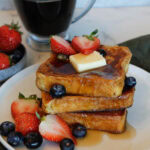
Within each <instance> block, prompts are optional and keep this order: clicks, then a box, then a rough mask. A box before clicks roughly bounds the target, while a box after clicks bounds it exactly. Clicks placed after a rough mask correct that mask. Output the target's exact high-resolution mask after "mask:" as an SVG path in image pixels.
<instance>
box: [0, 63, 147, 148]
mask: <svg viewBox="0 0 150 150" xmlns="http://www.w3.org/2000/svg"><path fill="white" fill-rule="evenodd" d="M37 67H38V65H33V66H31V67H29V68H27V69H25V70H23V71H21V72H20V73H18V74H16V75H15V76H14V77H12V78H11V79H9V80H8V81H7V82H6V83H5V84H4V85H3V86H2V87H1V88H0V122H3V121H6V120H10V121H12V117H11V112H10V106H11V103H12V101H13V100H15V99H16V98H17V96H18V93H19V92H22V93H24V94H25V95H26V96H28V95H30V94H37V95H38V96H40V91H39V90H38V89H37V88H36V85H35V72H36V69H37ZM128 75H130V76H134V77H136V79H137V86H136V93H135V98H134V99H135V101H134V105H133V107H131V108H129V110H128V118H127V131H126V132H125V133H123V134H121V135H113V134H108V133H104V132H100V131H97V132H96V131H95V132H91V131H90V132H89V133H88V136H87V137H86V138H84V139H83V140H80V141H79V144H78V146H77V147H76V150H100V149H102V150H110V149H111V150H148V149H150V142H149V141H150V74H149V73H148V72H146V71H144V70H142V69H140V68H138V67H135V66H133V65H130V67H129V73H128ZM0 141H1V142H2V143H3V145H4V146H5V147H7V148H8V149H9V150H14V149H13V148H12V147H11V146H9V145H8V144H7V142H5V140H4V139H3V138H2V137H0ZM25 149H26V148H25V147H24V146H21V147H18V148H16V150H25ZM39 149H40V150H50V149H51V150H59V146H58V145H57V144H56V143H52V142H46V141H44V143H43V144H42V146H41V147H40V148H39Z"/></svg>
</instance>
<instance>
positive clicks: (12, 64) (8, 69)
mask: <svg viewBox="0 0 150 150" xmlns="http://www.w3.org/2000/svg"><path fill="white" fill-rule="evenodd" d="M4 56H5V57H4ZM0 57H1V58H3V59H0V82H3V81H5V80H7V79H8V78H10V77H11V76H13V75H15V74H16V73H17V72H19V71H21V70H22V69H23V68H24V67H25V63H26V49H25V47H24V46H23V45H22V44H20V45H19V46H18V47H17V48H16V49H15V50H14V51H13V52H12V53H5V52H1V51H0Z"/></svg>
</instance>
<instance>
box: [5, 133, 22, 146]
mask: <svg viewBox="0 0 150 150" xmlns="http://www.w3.org/2000/svg"><path fill="white" fill-rule="evenodd" d="M7 142H8V143H9V144H10V145H12V146H19V145H20V144H21V143H22V142H23V136H22V134H21V133H20V132H10V133H9V134H8V137H7Z"/></svg>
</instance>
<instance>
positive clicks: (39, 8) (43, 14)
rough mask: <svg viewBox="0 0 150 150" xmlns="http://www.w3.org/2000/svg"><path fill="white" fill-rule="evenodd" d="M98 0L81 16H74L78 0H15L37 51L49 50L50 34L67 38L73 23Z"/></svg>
mask: <svg viewBox="0 0 150 150" xmlns="http://www.w3.org/2000/svg"><path fill="white" fill-rule="evenodd" d="M95 1H96V0H88V5H87V7H86V8H84V10H83V11H82V12H81V14H80V15H79V16H76V17H75V18H73V14H74V11H75V7H76V2H77V0H14V2H15V5H16V8H17V11H18V13H19V15H20V18H21V20H22V22H23V24H24V26H25V28H26V29H27V31H28V32H29V36H28V37H27V43H28V45H29V46H30V47H31V48H33V49H35V50H37V51H48V50H49V36H50V35H56V34H57V35H60V36H62V37H63V38H65V39H68V38H69V36H68V34H66V31H67V29H68V27H69V25H70V24H71V23H74V22H76V21H77V20H79V19H80V18H81V17H83V16H84V15H85V14H86V13H87V12H88V11H89V10H90V9H91V8H92V6H93V5H94V3H95Z"/></svg>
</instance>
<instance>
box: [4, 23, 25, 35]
mask: <svg viewBox="0 0 150 150" xmlns="http://www.w3.org/2000/svg"><path fill="white" fill-rule="evenodd" d="M5 25H6V26H8V27H9V28H10V29H11V30H12V29H14V30H15V31H17V32H19V33H20V34H23V32H21V31H19V30H20V28H21V27H20V26H19V22H17V23H14V20H12V22H11V24H5Z"/></svg>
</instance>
